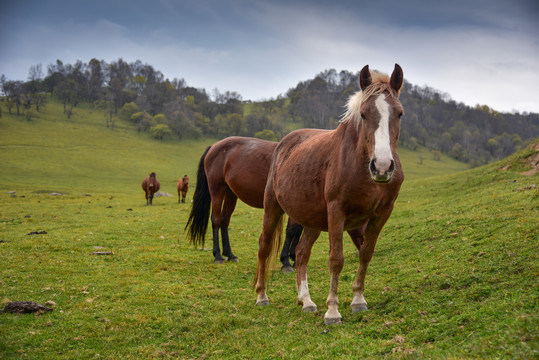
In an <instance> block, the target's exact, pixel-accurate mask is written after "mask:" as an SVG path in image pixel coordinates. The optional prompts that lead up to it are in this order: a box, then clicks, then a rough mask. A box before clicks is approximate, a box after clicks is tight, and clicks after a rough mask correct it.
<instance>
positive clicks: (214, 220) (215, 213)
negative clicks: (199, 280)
mask: <svg viewBox="0 0 539 360" xmlns="http://www.w3.org/2000/svg"><path fill="white" fill-rule="evenodd" d="M218 190H219V191H215V190H214V191H211V209H212V212H211V226H212V230H213V257H214V259H215V260H214V262H215V263H216V264H223V263H224V262H225V259H224V258H223V257H222V256H221V249H220V247H219V229H221V222H222V216H221V207H222V205H223V198H224V188H222V187H219V189H218Z"/></svg>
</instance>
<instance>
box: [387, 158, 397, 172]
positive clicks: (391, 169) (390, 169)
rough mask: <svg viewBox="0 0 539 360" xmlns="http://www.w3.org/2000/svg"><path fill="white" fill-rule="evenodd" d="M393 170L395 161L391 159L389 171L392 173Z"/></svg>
mask: <svg viewBox="0 0 539 360" xmlns="http://www.w3.org/2000/svg"><path fill="white" fill-rule="evenodd" d="M393 170H395V161H393V160H391V164H390V165H389V170H388V172H389V173H392V172H393Z"/></svg>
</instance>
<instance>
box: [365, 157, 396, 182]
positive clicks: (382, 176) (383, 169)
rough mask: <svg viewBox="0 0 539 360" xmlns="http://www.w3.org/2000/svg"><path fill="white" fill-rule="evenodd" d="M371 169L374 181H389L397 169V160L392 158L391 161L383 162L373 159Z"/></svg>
mask: <svg viewBox="0 0 539 360" xmlns="http://www.w3.org/2000/svg"><path fill="white" fill-rule="evenodd" d="M369 170H370V172H371V177H372V179H373V180H374V181H376V182H378V183H387V182H389V181H390V180H391V177H392V176H393V171H394V170H395V161H394V160H393V159H391V160H390V161H383V162H382V161H376V158H374V159H372V160H371V163H370V165H369Z"/></svg>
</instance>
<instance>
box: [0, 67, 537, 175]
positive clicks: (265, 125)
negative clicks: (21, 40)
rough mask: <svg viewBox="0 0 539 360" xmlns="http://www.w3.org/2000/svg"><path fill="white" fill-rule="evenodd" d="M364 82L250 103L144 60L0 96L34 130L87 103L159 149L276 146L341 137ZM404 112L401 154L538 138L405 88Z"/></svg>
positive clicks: (471, 153) (492, 147)
mask: <svg viewBox="0 0 539 360" xmlns="http://www.w3.org/2000/svg"><path fill="white" fill-rule="evenodd" d="M358 75H359V74H358V73H352V72H349V71H341V72H337V71H336V70H334V69H329V70H325V71H323V72H321V73H319V74H318V75H316V76H315V77H314V78H313V79H309V80H305V81H301V82H299V83H298V84H297V86H296V87H294V88H292V89H289V91H288V92H287V93H286V95H285V96H278V97H277V98H272V99H268V100H264V101H258V102H256V103H250V102H245V101H243V100H242V97H241V95H240V94H238V93H236V92H231V91H225V92H220V91H219V90H218V89H214V90H212V92H211V93H208V92H207V91H206V90H205V89H201V88H194V87H191V86H188V85H187V84H186V82H185V80H183V79H177V78H175V79H173V80H169V79H165V77H164V76H163V74H162V73H161V72H160V71H157V70H155V69H154V68H153V67H152V66H151V65H148V64H143V63H142V62H141V61H140V60H137V61H135V62H132V63H127V62H125V61H124V60H122V59H121V58H120V59H118V60H117V61H114V62H111V63H107V62H105V61H103V60H97V59H91V60H90V61H89V62H88V63H83V62H82V61H77V62H76V63H75V64H64V63H63V62H62V61H60V60H57V61H56V63H54V64H50V65H48V67H47V70H46V74H44V72H43V70H42V68H41V65H36V66H32V67H31V68H30V69H29V75H28V80H27V81H25V82H23V81H13V80H8V79H7V78H6V76H5V75H1V76H0V86H1V88H0V90H1V91H2V93H3V95H4V96H3V98H2V102H3V103H4V107H5V108H6V109H7V111H8V112H9V113H16V114H18V115H21V116H25V117H26V118H27V119H28V120H31V119H32V118H33V117H34V116H36V115H38V114H39V112H40V109H42V108H43V107H44V106H45V105H46V101H47V97H48V96H50V95H49V94H51V95H52V96H54V97H56V98H57V99H58V100H59V101H61V102H62V103H63V110H64V113H65V115H66V116H67V117H70V116H73V112H74V108H76V106H77V105H78V104H79V103H81V102H85V103H89V104H91V105H92V106H93V107H94V108H97V109H102V111H103V114H104V118H105V121H106V125H107V126H108V127H114V126H115V120H116V119H117V118H121V119H124V120H126V121H130V122H132V123H134V124H135V126H136V128H137V130H138V131H141V132H149V133H150V134H152V136H154V137H155V138H158V139H164V138H167V137H177V138H179V139H183V138H198V137H200V136H210V137H217V138H222V137H226V136H231V135H240V136H256V137H259V138H264V139H268V140H274V141H276V140H278V139H280V138H281V137H283V136H284V135H286V133H288V132H289V131H290V130H291V129H294V128H300V127H309V128H322V129H334V128H335V127H337V126H338V124H339V120H340V116H341V115H342V113H343V111H344V106H345V104H346V102H347V100H348V98H349V97H350V96H351V95H352V94H353V93H355V92H356V91H357V90H358V85H357V79H358ZM401 102H402V104H403V106H404V109H405V117H404V118H403V120H402V124H401V136H400V144H401V146H405V147H408V148H411V149H415V148H417V147H419V146H423V147H427V148H428V149H430V150H431V151H432V153H433V156H434V157H435V158H439V154H441V153H444V154H447V155H449V156H451V157H454V158H456V159H458V160H460V161H464V162H467V163H470V164H471V165H472V166H477V165H481V164H484V163H487V162H489V161H492V160H496V159H501V158H503V157H505V156H508V155H509V154H511V153H513V152H515V151H516V150H518V149H520V148H522V147H523V146H525V145H527V144H528V143H529V142H530V141H532V140H534V139H535V138H537V137H538V136H539V114H534V113H531V114H528V113H524V114H520V113H500V112H497V111H494V110H493V109H491V108H489V107H488V106H486V105H482V106H481V105H477V106H475V107H470V106H467V105H465V104H463V103H457V102H455V101H453V100H452V99H451V98H450V97H449V96H448V95H447V94H444V93H441V92H439V91H437V90H434V89H432V88H430V87H419V86H415V85H412V84H410V83H408V82H407V81H405V82H404V86H403V89H402V92H401ZM0 114H1V112H0Z"/></svg>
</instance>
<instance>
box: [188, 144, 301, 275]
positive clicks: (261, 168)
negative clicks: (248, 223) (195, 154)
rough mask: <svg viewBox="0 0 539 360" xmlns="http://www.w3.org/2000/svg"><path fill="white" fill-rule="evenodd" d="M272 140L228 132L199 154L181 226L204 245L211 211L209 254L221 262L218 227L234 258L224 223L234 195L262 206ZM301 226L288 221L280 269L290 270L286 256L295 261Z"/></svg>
mask: <svg viewBox="0 0 539 360" xmlns="http://www.w3.org/2000/svg"><path fill="white" fill-rule="evenodd" d="M276 146H277V143H276V142H273V141H266V140H260V139H256V138H247V137H239V136H232V137H229V138H226V139H224V140H221V141H219V142H217V143H215V144H214V145H212V146H210V147H208V148H207V149H206V151H205V152H204V154H203V155H202V157H201V158H200V162H199V166H198V172H197V184H196V187H195V194H194V195H193V206H192V208H191V213H190V214H189V220H188V221H187V225H186V226H185V228H186V229H187V228H188V229H189V230H188V236H189V238H190V240H191V242H192V243H194V244H195V245H197V246H204V240H205V235H206V229H207V227H208V221H209V217H210V207H211V212H212V217H211V220H212V229H213V256H214V257H215V262H216V263H222V262H223V261H224V258H223V257H222V256H221V250H220V248H219V230H221V237H222V239H221V240H222V243H223V256H225V257H227V258H228V260H229V261H237V257H236V256H235V255H234V254H233V253H232V249H231V247H230V240H229V238H228V225H229V224H230V218H231V216H232V213H233V212H234V209H235V207H236V202H237V200H238V198H239V199H240V200H241V201H243V202H244V203H246V204H247V205H250V206H252V207H255V208H262V207H263V203H264V188H265V187H266V180H267V177H268V172H269V167H270V164H271V159H272V154H273V150H274V149H275V147H276ZM302 230H303V228H302V227H301V226H300V225H298V224H294V223H293V222H289V225H288V227H287V237H286V241H285V245H284V246H283V251H282V255H281V262H282V263H283V268H282V269H283V271H284V272H289V271H293V270H292V266H291V265H290V262H289V260H288V259H289V257H290V258H291V259H292V260H294V261H295V247H296V244H297V242H298V241H299V236H300V235H301V231H302Z"/></svg>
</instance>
